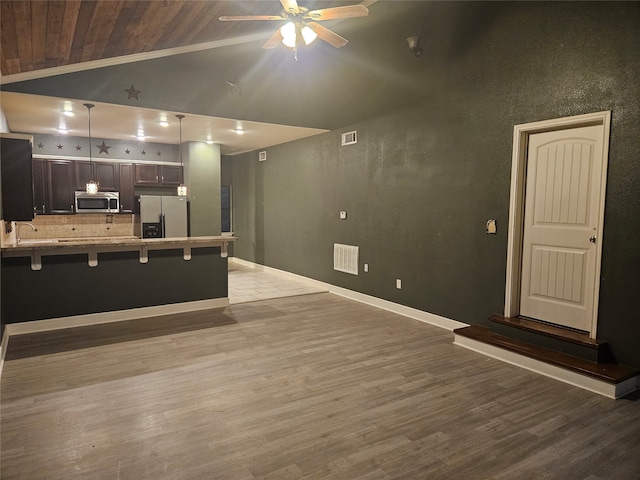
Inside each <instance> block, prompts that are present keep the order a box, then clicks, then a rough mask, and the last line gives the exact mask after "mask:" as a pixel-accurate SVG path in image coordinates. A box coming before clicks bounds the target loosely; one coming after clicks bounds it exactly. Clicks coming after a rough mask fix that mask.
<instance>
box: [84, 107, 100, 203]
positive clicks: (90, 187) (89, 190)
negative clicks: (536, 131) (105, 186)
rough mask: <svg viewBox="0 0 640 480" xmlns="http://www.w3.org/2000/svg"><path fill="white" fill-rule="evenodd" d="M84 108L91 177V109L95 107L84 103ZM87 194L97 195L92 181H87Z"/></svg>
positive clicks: (96, 187) (96, 186) (96, 189)
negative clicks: (86, 115) (86, 120)
mask: <svg viewBox="0 0 640 480" xmlns="http://www.w3.org/2000/svg"><path fill="white" fill-rule="evenodd" d="M83 105H84V106H85V107H87V112H88V113H89V165H90V167H89V168H90V170H91V175H92V176H93V158H92V156H91V109H92V108H93V107H95V105H93V104H92V103H84V104H83ZM86 188H87V193H89V194H92V195H93V194H95V193H98V184H97V183H96V182H95V181H94V180H89V182H88V183H87V186H86Z"/></svg>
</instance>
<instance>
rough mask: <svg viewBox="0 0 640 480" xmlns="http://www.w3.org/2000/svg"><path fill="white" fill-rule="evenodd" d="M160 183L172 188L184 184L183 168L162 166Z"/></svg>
mask: <svg viewBox="0 0 640 480" xmlns="http://www.w3.org/2000/svg"><path fill="white" fill-rule="evenodd" d="M160 183H161V184H162V185H171V186H177V185H180V184H181V183H182V167H178V166H176V167H174V166H171V165H160Z"/></svg>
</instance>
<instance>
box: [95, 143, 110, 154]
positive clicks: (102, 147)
mask: <svg viewBox="0 0 640 480" xmlns="http://www.w3.org/2000/svg"><path fill="white" fill-rule="evenodd" d="M96 147H98V148H99V149H100V151H99V152H98V154H101V153H106V154H107V155H109V149H110V148H111V147H110V146H109V147H108V146H107V144H106V143H104V140H103V141H102V145H96Z"/></svg>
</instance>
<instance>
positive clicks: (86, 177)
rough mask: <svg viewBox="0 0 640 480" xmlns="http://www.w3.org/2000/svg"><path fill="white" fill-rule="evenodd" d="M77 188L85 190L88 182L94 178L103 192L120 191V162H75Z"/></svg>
mask: <svg viewBox="0 0 640 480" xmlns="http://www.w3.org/2000/svg"><path fill="white" fill-rule="evenodd" d="M75 164H76V165H75V166H76V175H75V179H76V180H75V182H76V183H75V189H76V190H84V189H85V187H86V185H87V182H89V181H90V180H93V181H95V182H97V183H98V186H99V188H100V190H102V191H103V192H117V191H118V186H119V182H118V164H116V163H103V162H78V161H77V162H75Z"/></svg>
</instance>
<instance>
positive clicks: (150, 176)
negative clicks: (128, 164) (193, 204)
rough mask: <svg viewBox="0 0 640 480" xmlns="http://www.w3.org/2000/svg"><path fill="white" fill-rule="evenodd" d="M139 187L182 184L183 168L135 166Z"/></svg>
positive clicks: (150, 165) (151, 165)
mask: <svg viewBox="0 0 640 480" xmlns="http://www.w3.org/2000/svg"><path fill="white" fill-rule="evenodd" d="M135 176H136V177H135V178H136V182H135V184H136V185H137V186H141V187H142V186H176V185H180V184H181V183H182V167H181V166H173V165H154V164H141V163H137V164H136V165H135Z"/></svg>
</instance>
